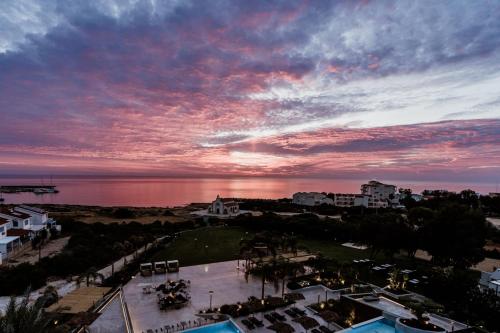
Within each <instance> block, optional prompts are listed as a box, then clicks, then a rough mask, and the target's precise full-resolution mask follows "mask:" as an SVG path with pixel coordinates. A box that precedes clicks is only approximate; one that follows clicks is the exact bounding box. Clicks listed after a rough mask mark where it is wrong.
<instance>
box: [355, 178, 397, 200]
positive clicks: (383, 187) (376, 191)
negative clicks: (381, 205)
mask: <svg viewBox="0 0 500 333" xmlns="http://www.w3.org/2000/svg"><path fill="white" fill-rule="evenodd" d="M361 194H365V195H369V196H371V197H372V198H373V199H374V200H393V199H394V198H395V195H396V186H395V185H389V184H383V183H381V182H378V181H376V180H370V181H369V182H368V184H363V185H361ZM374 202H375V201H374Z"/></svg>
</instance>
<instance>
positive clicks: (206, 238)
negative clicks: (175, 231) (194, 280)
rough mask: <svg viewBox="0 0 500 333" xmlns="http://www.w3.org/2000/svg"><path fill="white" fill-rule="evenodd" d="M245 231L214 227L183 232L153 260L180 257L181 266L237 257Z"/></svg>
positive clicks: (249, 235)
mask: <svg viewBox="0 0 500 333" xmlns="http://www.w3.org/2000/svg"><path fill="white" fill-rule="evenodd" d="M245 236H247V237H249V238H250V237H252V235H251V234H248V235H246V234H245V231H244V230H243V229H241V228H237V227H212V228H203V229H197V230H192V231H187V232H184V233H182V235H181V236H180V237H179V238H177V239H176V240H175V241H174V242H173V243H171V244H170V245H169V246H167V247H166V248H165V249H163V250H161V251H160V252H158V253H156V254H155V255H154V256H153V260H155V261H156V260H172V259H178V260H179V263H180V265H181V266H191V265H199V264H206V263H211V262H217V261H226V260H232V259H236V258H237V257H238V254H239V246H240V245H239V244H240V240H241V238H242V237H245Z"/></svg>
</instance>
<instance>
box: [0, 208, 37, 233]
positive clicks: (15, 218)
mask: <svg viewBox="0 0 500 333" xmlns="http://www.w3.org/2000/svg"><path fill="white" fill-rule="evenodd" d="M0 218H3V219H6V220H8V221H10V228H13V229H23V230H31V227H32V224H31V215H29V214H26V213H23V212H18V211H15V210H13V209H9V208H5V207H2V208H1V209H0ZM10 228H9V229H10Z"/></svg>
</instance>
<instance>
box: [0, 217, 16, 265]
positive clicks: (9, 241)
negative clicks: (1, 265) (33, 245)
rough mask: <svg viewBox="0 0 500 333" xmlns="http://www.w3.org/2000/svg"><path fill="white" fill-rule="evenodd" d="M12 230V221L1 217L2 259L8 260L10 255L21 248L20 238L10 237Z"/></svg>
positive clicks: (0, 244) (0, 253)
mask: <svg viewBox="0 0 500 333" xmlns="http://www.w3.org/2000/svg"><path fill="white" fill-rule="evenodd" d="M11 228H12V221H11V220H9V219H5V218H3V217H0V257H1V258H6V257H8V255H9V254H10V253H11V252H12V251H14V250H15V249H17V248H18V247H20V246H21V239H20V237H19V236H9V231H10V229H11Z"/></svg>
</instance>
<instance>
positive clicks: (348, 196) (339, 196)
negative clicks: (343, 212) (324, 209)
mask: <svg viewBox="0 0 500 333" xmlns="http://www.w3.org/2000/svg"><path fill="white" fill-rule="evenodd" d="M334 198H335V200H334V205H335V206H338V207H361V206H363V207H366V208H386V207H388V206H389V203H388V201H387V200H381V199H377V198H374V197H372V196H371V195H367V194H353V193H335V194H334Z"/></svg>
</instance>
